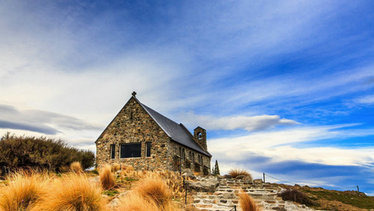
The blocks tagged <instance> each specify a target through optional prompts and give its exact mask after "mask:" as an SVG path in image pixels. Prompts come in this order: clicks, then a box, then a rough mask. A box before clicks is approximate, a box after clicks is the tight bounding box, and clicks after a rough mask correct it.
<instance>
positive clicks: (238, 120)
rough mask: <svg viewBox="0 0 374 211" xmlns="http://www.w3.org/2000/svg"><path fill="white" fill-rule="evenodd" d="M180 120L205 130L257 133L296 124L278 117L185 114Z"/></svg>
mask: <svg viewBox="0 0 374 211" xmlns="http://www.w3.org/2000/svg"><path fill="white" fill-rule="evenodd" d="M182 119H185V120H186V121H187V122H189V123H193V124H194V125H200V126H202V127H204V128H205V129H207V130H235V129H244V130H247V131H257V130H265V129H269V128H273V127H275V126H278V125H295V124H298V123H297V122H296V121H293V120H290V119H281V118H280V117H279V116H278V115H261V116H228V117H215V116H204V115H196V114H193V113H187V114H184V115H183V117H182Z"/></svg>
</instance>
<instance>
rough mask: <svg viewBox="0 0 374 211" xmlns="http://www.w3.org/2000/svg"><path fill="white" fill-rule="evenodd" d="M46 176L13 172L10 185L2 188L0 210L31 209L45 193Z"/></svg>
mask: <svg viewBox="0 0 374 211" xmlns="http://www.w3.org/2000/svg"><path fill="white" fill-rule="evenodd" d="M43 178H44V176H42V175H38V174H34V173H32V174H30V175H26V173H15V174H12V175H11V176H10V177H9V178H8V180H9V185H8V186H5V187H3V188H2V189H1V190H0V210H4V211H5V210H9V211H11V210H30V208H31V207H33V205H34V204H35V202H36V201H37V200H39V199H40V197H41V196H42V195H43V194H44V193H45V192H44V187H45V183H44V182H43Z"/></svg>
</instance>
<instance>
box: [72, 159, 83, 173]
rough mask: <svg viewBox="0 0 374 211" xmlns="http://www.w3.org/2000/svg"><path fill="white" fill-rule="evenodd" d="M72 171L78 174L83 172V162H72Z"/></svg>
mask: <svg viewBox="0 0 374 211" xmlns="http://www.w3.org/2000/svg"><path fill="white" fill-rule="evenodd" d="M70 171H72V172H74V173H76V174H80V173H83V169H82V165H81V163H80V162H78V161H75V162H72V163H71V164H70Z"/></svg>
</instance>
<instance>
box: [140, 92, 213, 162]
mask: <svg viewBox="0 0 374 211" xmlns="http://www.w3.org/2000/svg"><path fill="white" fill-rule="evenodd" d="M135 99H136V98H135ZM138 102H139V100H138ZM139 104H140V105H141V106H142V107H143V108H144V110H146V112H147V113H148V114H149V115H150V116H151V117H152V118H153V119H154V120H155V121H156V123H157V124H158V125H159V126H160V127H161V128H162V130H163V131H165V133H166V134H167V135H168V136H169V137H170V138H171V139H172V140H173V141H175V142H177V143H179V144H182V145H184V146H186V147H188V148H191V149H193V150H195V151H197V152H200V153H202V154H204V155H206V156H209V157H211V156H212V155H211V154H210V153H209V152H206V151H204V150H203V149H202V148H201V147H200V146H199V145H198V144H197V143H196V142H195V141H194V140H193V136H192V134H191V133H190V131H188V130H187V128H186V127H185V126H184V125H183V124H182V123H180V124H178V123H176V122H174V121H173V120H171V119H169V118H167V117H165V116H163V115H162V114H160V113H158V112H157V111H155V110H153V109H151V108H150V107H148V106H146V105H144V104H142V103H141V102H139Z"/></svg>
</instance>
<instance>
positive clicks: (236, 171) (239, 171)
mask: <svg viewBox="0 0 374 211" xmlns="http://www.w3.org/2000/svg"><path fill="white" fill-rule="evenodd" d="M229 175H230V176H231V177H232V178H238V177H250V178H251V180H252V175H251V174H250V173H248V172H247V171H246V170H242V169H232V170H230V171H229Z"/></svg>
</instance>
